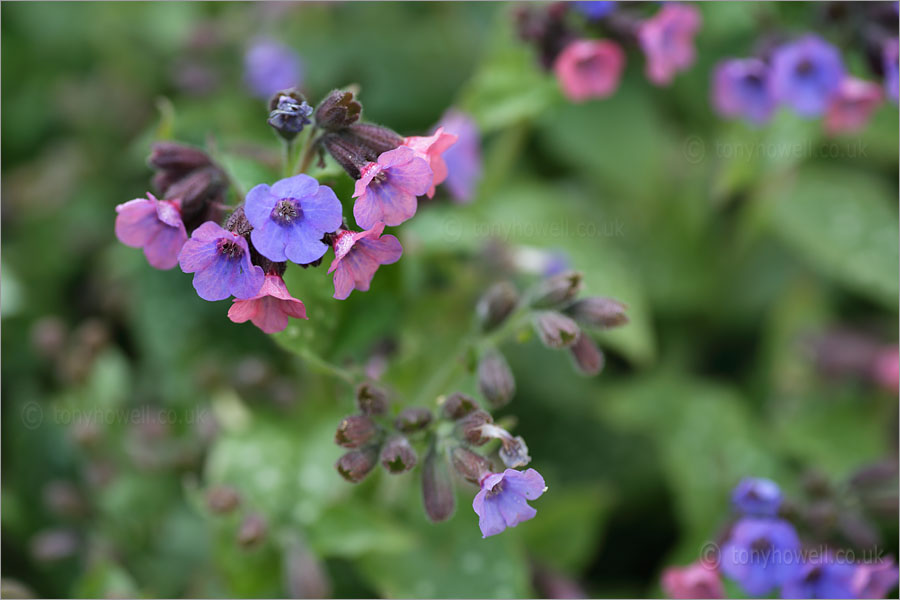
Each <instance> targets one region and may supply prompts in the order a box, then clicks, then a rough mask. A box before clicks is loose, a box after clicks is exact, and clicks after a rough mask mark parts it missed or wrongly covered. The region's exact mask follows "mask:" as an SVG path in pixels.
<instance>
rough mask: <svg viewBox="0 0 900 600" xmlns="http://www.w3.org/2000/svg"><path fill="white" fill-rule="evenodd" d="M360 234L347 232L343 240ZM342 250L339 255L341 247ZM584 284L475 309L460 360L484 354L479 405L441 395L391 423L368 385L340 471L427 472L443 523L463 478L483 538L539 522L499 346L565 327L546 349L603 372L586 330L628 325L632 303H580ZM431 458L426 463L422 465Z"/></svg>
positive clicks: (502, 288)
mask: <svg viewBox="0 0 900 600" xmlns="http://www.w3.org/2000/svg"><path fill="white" fill-rule="evenodd" d="M357 235H358V234H351V233H349V232H346V233H345V234H344V236H345V237H344V239H351V240H352V239H354V238H356V236H357ZM382 239H383V238H382ZM365 241H367V240H363V242H365ZM357 243H359V242H357ZM337 244H340V242H337V243H336V247H337ZM398 248H399V244H398ZM337 253H338V255H339V257H340V255H341V251H337ZM347 256H349V254H348V255H345V256H343V257H342V258H341V260H347ZM335 260H336V261H337V260H338V259H335ZM581 287H582V277H581V274H579V273H576V272H571V271H566V272H563V273H560V274H558V275H554V276H551V277H548V278H546V279H544V280H542V281H540V282H539V283H537V284H536V285H534V286H533V287H532V288H530V289H529V290H528V291H527V292H525V293H524V294H521V293H520V292H519V290H518V289H517V288H516V286H514V285H513V284H512V283H509V282H500V283H497V284H494V285H493V286H491V287H490V288H489V289H488V290H487V291H486V292H485V293H484V294H483V295H482V297H481V299H480V300H479V301H478V303H477V306H476V322H477V325H478V334H477V335H476V336H475V339H474V340H473V341H472V342H471V343H470V344H469V345H468V347H467V349H466V350H465V352H464V353H463V354H464V356H461V357H458V358H459V359H460V362H461V363H464V362H467V361H464V360H463V359H464V358H465V357H470V356H475V355H477V360H474V361H472V362H471V364H470V365H469V366H470V368H469V370H468V376H469V377H472V378H473V379H474V382H472V383H473V384H474V386H473V387H477V389H478V390H479V392H480V395H481V400H480V401H479V400H476V398H474V397H472V396H470V395H467V394H465V393H462V392H453V393H450V394H448V395H442V396H439V397H438V398H436V406H434V407H426V406H411V407H407V408H404V409H403V410H401V411H400V412H399V413H397V414H396V416H394V417H393V418H391V416H390V415H391V411H390V394H389V393H388V392H387V391H386V390H384V389H382V388H381V387H380V386H378V385H377V384H375V383H374V382H366V383H363V384H361V385H360V386H359V387H358V388H357V394H356V402H357V408H358V410H357V412H356V413H355V414H352V415H348V416H347V417H345V418H344V419H342V420H341V422H340V424H339V425H338V429H337V432H336V433H335V442H336V443H337V444H338V445H340V446H342V447H344V448H346V449H347V450H348V451H347V453H346V454H344V455H343V456H342V457H341V458H340V459H339V460H338V461H337V464H336V465H335V467H336V469H337V471H338V473H340V474H341V476H342V477H344V478H345V479H347V480H348V481H350V482H353V483H357V482H359V481H362V480H363V479H364V478H365V477H366V476H368V475H369V474H370V473H371V472H372V471H373V470H375V469H376V468H377V467H378V465H379V463H380V464H381V466H382V467H383V468H384V469H385V470H386V471H387V472H388V473H390V474H394V475H396V474H400V473H405V472H407V471H410V470H412V469H413V468H414V467H416V466H420V467H421V469H422V478H421V481H422V502H423V505H424V509H425V513H426V515H427V516H428V518H429V519H430V520H432V521H436V522H437V521H443V520H445V519H448V518H450V516H451V515H452V514H453V512H454V510H455V497H456V496H455V494H454V485H455V484H454V473H455V475H456V478H457V479H460V480H462V481H465V482H468V484H470V485H471V486H473V487H474V488H475V489H477V491H476V493H475V496H474V499H473V502H472V509H473V510H474V512H475V514H476V515H477V516H478V525H479V528H480V529H481V534H482V537H488V536H492V535H497V534H499V533H501V532H502V531H504V530H505V529H507V528H508V527H516V526H517V525H519V524H520V523H522V522H524V521H528V520H530V519H532V518H534V517H535V515H536V514H537V509H536V508H534V507H533V506H531V505H530V504H529V501H532V500H537V499H538V498H539V497H540V496H541V495H543V493H544V492H546V491H547V485H546V483H545V481H544V478H543V477H542V476H541V475H540V473H538V471H537V470H535V469H533V468H526V467H528V465H529V464H530V463H531V456H530V454H529V450H528V445H527V444H526V442H525V440H524V439H523V438H522V436H517V435H513V434H512V433H511V432H510V431H508V430H507V429H506V428H505V427H504V426H502V425H501V424H500V423H497V422H495V421H494V417H493V416H492V414H491V412H490V411H492V410H496V409H499V408H503V407H505V406H507V405H508V404H509V403H510V402H511V401H512V400H513V398H514V396H515V391H516V385H515V379H514V376H513V373H512V370H511V369H510V366H509V364H508V363H507V361H506V359H505V358H504V356H503V354H502V353H501V352H500V350H499V348H498V345H499V344H500V342H501V341H502V340H503V339H505V338H506V337H507V336H512V334H514V333H518V332H520V331H521V329H522V328H523V327H529V326H531V327H534V328H535V331H536V332H538V334H539V336H540V331H541V330H547V331H545V333H544V335H547V336H550V337H565V336H564V335H563V334H562V333H560V332H559V331H556V330H554V329H553V328H554V323H556V324H557V325H556V326H557V328H559V323H563V324H564V327H565V329H566V331H567V334H568V335H569V336H570V337H565V340H564V341H563V342H560V343H556V342H554V343H552V344H549V343H546V341H545V345H547V346H548V347H549V348H551V349H554V350H563V349H565V350H569V351H571V352H572V353H573V358H574V364H575V368H576V370H577V371H578V372H579V373H581V374H583V375H588V376H590V375H596V374H597V373H598V372H599V371H600V368H601V367H602V364H603V361H602V352H601V351H600V349H599V348H598V347H597V345H596V343H595V342H594V341H593V339H591V337H590V333H589V331H588V330H590V329H607V328H610V327H617V326H621V325H624V324H626V323H627V322H628V319H627V317H626V316H625V312H624V311H625V307H624V306H623V305H622V304H620V303H619V302H616V301H615V300H611V299H608V298H600V297H590V298H582V299H578V298H577V296H578V294H579V292H580V291H581ZM548 315H552V316H553V318H552V319H549V320H550V321H552V323H543V324H539V323H540V322H541V321H542V320H547V317H548ZM582 327H584V328H585V329H586V330H584V331H583V330H582ZM541 340H542V341H544V338H543V337H541ZM579 343H581V344H583V345H584V346H586V347H588V348H590V349H591V353H592V355H593V356H596V357H597V358H596V359H595V360H594V361H593V362H590V364H588V365H586V364H585V361H583V360H580V359H579V357H578V356H577V354H578V353H577V352H576V351H575V350H574V349H575V348H576V346H578V344H579ZM451 360H452V359H451ZM442 384H443V382H442ZM479 449H481V450H482V451H480V452H479ZM423 454H424V459H422V460H419V456H420V455H423ZM498 465H502V467H500V468H498Z"/></svg>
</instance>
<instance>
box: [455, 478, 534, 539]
mask: <svg viewBox="0 0 900 600" xmlns="http://www.w3.org/2000/svg"><path fill="white" fill-rule="evenodd" d="M545 491H547V486H546V485H545V484H544V478H543V477H541V475H540V473H538V472H537V471H535V470H534V469H528V470H527V471H516V470H515V469H506V470H505V471H504V472H502V473H489V474H488V475H485V477H484V478H483V479H482V480H481V491H480V492H478V493H477V494H476V495H475V499H474V500H473V501H472V508H473V509H475V513H476V514H477V515H478V526H479V527H480V528H481V534H482V537H488V536H489V535H497V534H498V533H500V532H501V531H503V530H504V529H506V528H507V527H515V526H516V525H518V524H519V523H521V522H522V521H527V520H528V519H532V518H534V515H536V514H537V511H536V510H535V509H533V508H532V507H531V506H529V505H528V502H526V500H534V499H536V498H538V497H540V495H541V494H543V493H544V492H545Z"/></svg>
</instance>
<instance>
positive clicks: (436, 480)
mask: <svg viewBox="0 0 900 600" xmlns="http://www.w3.org/2000/svg"><path fill="white" fill-rule="evenodd" d="M422 502H423V504H424V505H425V514H427V515H428V518H429V519H431V520H432V521H434V522H435V523H438V522H440V521H446V520H447V519H449V518H450V515H452V514H453V509H454V508H455V507H456V498H455V497H454V495H453V479H452V478H451V476H450V465H449V464H448V462H447V457H446V455H445V454H444V453H438V452H437V451H436V450H435V448H434V446H433V445H432V447H431V448H430V449H429V450H428V454H426V455H425V463H424V465H423V466H422Z"/></svg>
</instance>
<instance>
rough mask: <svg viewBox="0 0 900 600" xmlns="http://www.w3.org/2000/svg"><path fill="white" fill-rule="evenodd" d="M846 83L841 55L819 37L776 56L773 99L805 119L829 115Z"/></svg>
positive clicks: (781, 50) (803, 40) (810, 37)
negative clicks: (826, 112) (839, 90)
mask: <svg viewBox="0 0 900 600" xmlns="http://www.w3.org/2000/svg"><path fill="white" fill-rule="evenodd" d="M843 79H844V62H843V60H842V59H841V54H840V52H839V51H838V49H837V48H835V47H834V46H832V45H831V44H829V43H828V42H826V41H825V40H823V39H822V38H820V37H818V36H816V35H807V36H804V37H802V38H800V39H798V40H796V41H794V42H791V43H789V44H785V45H783V46H780V47H779V48H777V49H776V50H775V52H774V54H773V55H772V74H771V77H770V79H769V83H770V86H771V88H770V89H771V92H772V95H773V96H774V97H775V100H777V101H778V102H783V103H785V104H787V105H789V106H791V107H792V108H793V109H794V110H795V111H796V112H797V114H799V115H801V116H804V117H817V116H819V115H821V114H822V113H823V112H825V108H826V107H827V106H828V102H829V101H830V100H831V98H832V96H834V94H835V93H837V91H838V87H839V86H840V85H841V81H842V80H843Z"/></svg>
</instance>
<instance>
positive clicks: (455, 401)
mask: <svg viewBox="0 0 900 600" xmlns="http://www.w3.org/2000/svg"><path fill="white" fill-rule="evenodd" d="M441 406H442V409H443V411H444V416H446V417H447V418H448V419H453V420H456V419H461V418H463V417H464V416H466V415H467V414H469V413H471V412H473V411H476V410H478V403H477V402H476V401H475V398H473V397H471V396H467V395H466V394H463V393H461V392H453V393H452V394H450V395H449V396H447V397H446V398H445V399H444V401H443V403H442V405H441Z"/></svg>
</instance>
